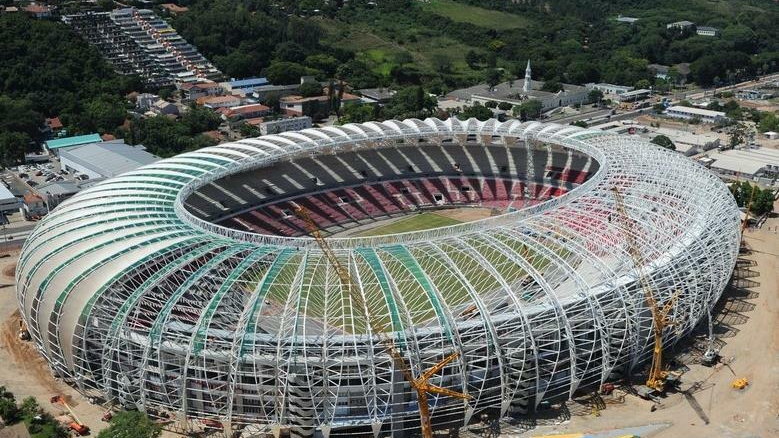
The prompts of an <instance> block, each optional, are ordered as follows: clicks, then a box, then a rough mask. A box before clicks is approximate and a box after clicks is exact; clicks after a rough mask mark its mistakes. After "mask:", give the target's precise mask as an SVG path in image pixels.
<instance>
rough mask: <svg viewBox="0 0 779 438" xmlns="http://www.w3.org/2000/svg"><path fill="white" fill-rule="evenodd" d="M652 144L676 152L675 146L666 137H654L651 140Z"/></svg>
mask: <svg viewBox="0 0 779 438" xmlns="http://www.w3.org/2000/svg"><path fill="white" fill-rule="evenodd" d="M652 143H654V144H656V145H658V146H661V147H664V148H666V149H670V150H672V151H675V150H676V145H675V144H674V142H673V141H671V139H670V138H668V136H666V135H662V134H661V135H656V136H655V138H653V139H652Z"/></svg>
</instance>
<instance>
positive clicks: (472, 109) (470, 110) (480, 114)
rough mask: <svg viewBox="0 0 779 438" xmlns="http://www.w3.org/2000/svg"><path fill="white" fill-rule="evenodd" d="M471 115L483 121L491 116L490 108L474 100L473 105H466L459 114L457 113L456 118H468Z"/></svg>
mask: <svg viewBox="0 0 779 438" xmlns="http://www.w3.org/2000/svg"><path fill="white" fill-rule="evenodd" d="M471 117H473V118H475V119H478V120H481V121H484V120H487V119H491V118H492V117H493V114H492V110H490V109H489V108H487V107H485V106H484V105H482V104H480V103H479V102H476V104H474V105H473V106H469V107H466V108H465V109H464V110H463V111H462V112H461V113H460V114H457V118H458V119H460V120H468V119H470V118H471Z"/></svg>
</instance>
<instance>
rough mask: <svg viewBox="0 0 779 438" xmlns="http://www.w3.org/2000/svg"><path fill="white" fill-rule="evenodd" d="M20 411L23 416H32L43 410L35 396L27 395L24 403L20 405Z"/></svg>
mask: <svg viewBox="0 0 779 438" xmlns="http://www.w3.org/2000/svg"><path fill="white" fill-rule="evenodd" d="M19 412H20V413H21V414H22V416H24V417H27V418H32V417H34V416H36V415H38V414H39V413H40V412H41V407H40V405H39V404H38V402H37V401H36V400H35V397H32V396H30V397H27V398H25V399H24V400H22V404H21V405H20V406H19Z"/></svg>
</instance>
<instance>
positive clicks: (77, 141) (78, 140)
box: [44, 134, 103, 153]
mask: <svg viewBox="0 0 779 438" xmlns="http://www.w3.org/2000/svg"><path fill="white" fill-rule="evenodd" d="M101 141H103V139H102V138H100V134H87V135H77V136H75V137H65V138H58V139H56V140H49V141H47V142H45V143H44V146H45V147H46V149H47V150H49V151H51V152H55V153H56V151H57V149H62V148H69V147H72V146H79V145H82V144H87V143H100V142H101Z"/></svg>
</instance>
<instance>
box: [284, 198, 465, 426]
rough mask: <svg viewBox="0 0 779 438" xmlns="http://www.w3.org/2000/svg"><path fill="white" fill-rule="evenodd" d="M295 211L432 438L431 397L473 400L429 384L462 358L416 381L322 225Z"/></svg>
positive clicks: (455, 355) (303, 210) (450, 357)
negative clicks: (410, 393) (406, 387)
mask: <svg viewBox="0 0 779 438" xmlns="http://www.w3.org/2000/svg"><path fill="white" fill-rule="evenodd" d="M294 212H295V214H296V215H297V216H298V217H299V218H300V219H302V220H303V222H304V223H305V224H306V229H307V230H308V232H309V234H310V235H311V237H313V238H314V240H315V241H316V243H317V245H318V246H319V248H320V249H321V250H322V252H323V253H324V254H325V257H327V260H328V262H329V263H330V265H331V266H332V267H333V269H335V272H336V275H338V279H339V280H340V282H341V286H342V287H343V288H345V289H346V291H347V293H348V295H349V298H350V299H351V300H352V302H353V306H352V307H353V308H354V307H358V308H360V309H361V310H362V312H363V314H364V315H365V319H366V322H367V323H368V327H369V328H370V329H371V332H372V333H373V334H374V335H375V336H377V337H378V339H379V342H380V343H381V344H382V346H383V347H384V349H385V351H386V352H387V354H389V356H390V357H391V358H392V361H393V362H394V363H395V365H396V366H397V367H398V369H399V370H400V371H401V373H402V374H403V377H404V378H405V379H406V380H407V381H408V382H409V384H410V385H411V387H412V388H414V390H415V391H416V393H417V402H418V404H419V416H420V423H421V430H422V437H423V438H432V436H433V429H432V426H431V423H430V406H429V404H428V394H429V393H432V394H438V395H443V396H447V397H454V398H459V399H461V400H469V399H471V398H472V397H471V396H470V395H468V394H463V393H460V392H457V391H452V390H450V389H447V388H442V387H440V386H436V385H433V384H431V383H429V381H428V380H429V379H430V378H431V377H433V375H435V374H436V373H438V372H439V371H441V370H442V369H443V368H444V367H445V366H446V365H447V364H449V363H450V362H452V361H454V360H455V359H457V358H458V357H459V356H460V353H452V354H450V355H448V356H446V357H445V358H444V359H443V360H441V361H440V362H438V363H437V364H435V365H434V366H433V367H431V368H430V369H429V370H427V371H425V372H424V373H422V375H420V376H419V377H418V378H415V377H414V374H413V372H412V371H411V367H410V366H409V364H408V363H407V362H406V359H405V358H404V357H403V355H402V354H401V352H400V350H399V349H398V348H397V346H396V345H395V341H394V340H393V338H392V337H390V336H389V335H387V333H386V331H385V327H384V325H383V324H381V323H380V322H379V321H378V319H377V318H376V316H375V315H374V314H373V313H371V312H370V311H369V307H368V306H367V305H366V303H365V300H364V299H363V297H362V294H361V293H360V290H359V287H358V286H357V285H356V284H355V282H354V280H353V279H352V276H351V275H350V274H349V270H348V269H346V267H345V266H344V265H343V264H341V261H340V260H338V257H337V256H336V255H335V253H334V252H333V249H332V248H331V247H330V244H329V243H328V242H327V239H325V238H324V236H323V235H322V231H321V230H320V229H319V226H317V224H316V222H314V220H313V219H312V218H311V214H309V212H308V210H307V209H306V208H304V207H302V206H300V205H296V206H295V208H294Z"/></svg>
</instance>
